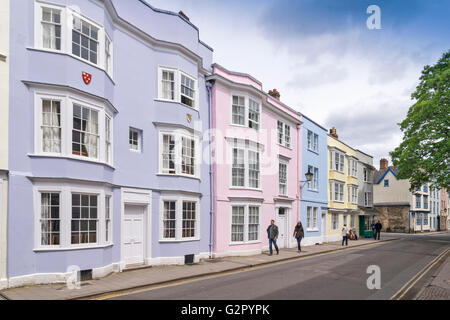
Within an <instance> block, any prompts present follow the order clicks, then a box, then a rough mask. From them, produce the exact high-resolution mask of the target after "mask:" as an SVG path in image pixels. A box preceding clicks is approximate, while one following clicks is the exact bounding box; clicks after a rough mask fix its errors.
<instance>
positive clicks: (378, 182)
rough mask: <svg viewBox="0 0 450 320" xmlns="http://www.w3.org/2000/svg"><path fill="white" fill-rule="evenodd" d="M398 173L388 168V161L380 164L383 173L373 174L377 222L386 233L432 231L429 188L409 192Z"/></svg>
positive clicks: (382, 161) (390, 167) (405, 182)
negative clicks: (377, 214)
mask: <svg viewBox="0 0 450 320" xmlns="http://www.w3.org/2000/svg"><path fill="white" fill-rule="evenodd" d="M397 175H398V170H397V168H396V167H394V166H389V165H388V160H386V159H381V160H380V170H377V171H376V172H375V174H374V180H373V193H374V207H375V209H376V210H377V211H378V212H379V216H378V218H379V219H380V220H381V223H382V225H383V229H382V230H383V231H387V232H423V231H430V219H429V217H430V216H429V215H430V188H429V185H428V184H425V185H424V186H422V187H420V188H417V189H416V190H415V191H414V192H411V191H410V190H409V189H410V187H411V185H410V183H409V181H408V180H406V179H398V178H397Z"/></svg>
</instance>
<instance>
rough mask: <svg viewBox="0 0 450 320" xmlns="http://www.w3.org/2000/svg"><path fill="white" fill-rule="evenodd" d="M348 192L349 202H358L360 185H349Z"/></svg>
mask: <svg viewBox="0 0 450 320" xmlns="http://www.w3.org/2000/svg"><path fill="white" fill-rule="evenodd" d="M347 192H348V194H347V201H348V203H351V204H358V187H357V186H355V185H353V184H349V185H348V186H347Z"/></svg>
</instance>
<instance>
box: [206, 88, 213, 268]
mask: <svg viewBox="0 0 450 320" xmlns="http://www.w3.org/2000/svg"><path fill="white" fill-rule="evenodd" d="M213 84H214V81H207V82H206V92H207V95H208V123H209V130H208V132H209V141H210V142H209V143H210V145H209V148H210V150H209V258H210V259H212V251H213V241H212V240H213V219H214V204H213V203H214V196H213V195H214V193H213V190H214V189H213V172H212V147H213V146H212V132H211V129H212V117H211V89H212V86H213Z"/></svg>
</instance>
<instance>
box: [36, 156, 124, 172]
mask: <svg viewBox="0 0 450 320" xmlns="http://www.w3.org/2000/svg"><path fill="white" fill-rule="evenodd" d="M27 155H28V156H29V157H31V158H59V159H69V160H77V161H83V162H91V163H96V164H102V165H104V166H107V167H109V168H111V169H113V170H115V169H116V168H115V167H113V166H112V165H110V164H108V163H106V162H101V161H98V160H93V159H89V158H84V157H76V156H68V155H58V154H42V153H28V154H27Z"/></svg>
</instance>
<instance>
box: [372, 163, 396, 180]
mask: <svg viewBox="0 0 450 320" xmlns="http://www.w3.org/2000/svg"><path fill="white" fill-rule="evenodd" d="M388 169H391V170H392V172H394V174H395V175H398V169H397V167H395V166H389V167H388V168H387V169H381V170H376V171H375V173H374V174H373V183H378V181H380V179H381V178H382V177H383V176H384V174H385V173H386V171H387V170H388Z"/></svg>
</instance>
